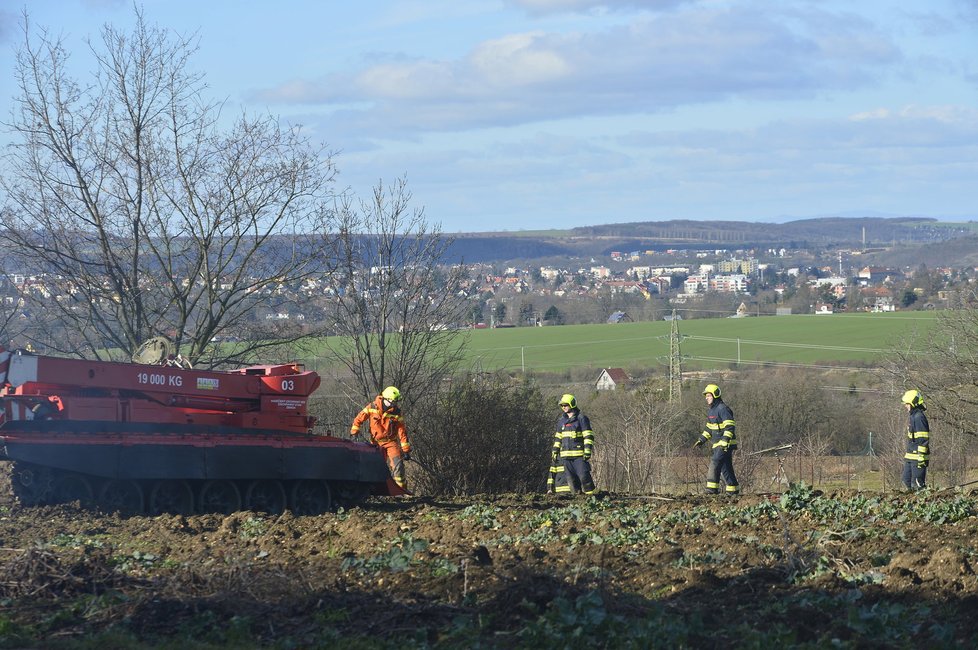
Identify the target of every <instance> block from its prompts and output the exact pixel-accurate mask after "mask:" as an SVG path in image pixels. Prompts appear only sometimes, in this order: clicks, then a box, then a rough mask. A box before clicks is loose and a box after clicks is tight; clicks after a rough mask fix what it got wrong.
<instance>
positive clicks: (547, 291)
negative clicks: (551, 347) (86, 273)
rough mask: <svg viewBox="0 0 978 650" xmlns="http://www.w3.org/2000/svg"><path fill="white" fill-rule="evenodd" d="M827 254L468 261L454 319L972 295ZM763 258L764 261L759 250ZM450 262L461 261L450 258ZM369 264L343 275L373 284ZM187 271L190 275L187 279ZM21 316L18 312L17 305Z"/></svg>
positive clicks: (287, 304)
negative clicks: (829, 259)
mask: <svg viewBox="0 0 978 650" xmlns="http://www.w3.org/2000/svg"><path fill="white" fill-rule="evenodd" d="M833 255H834V256H835V258H836V259H835V260H834V262H835V264H829V263H825V257H826V256H825V255H823V256H822V261H823V263H818V262H817V261H815V256H814V255H812V254H811V253H808V252H807V251H803V250H787V249H785V248H770V249H765V250H762V251H757V250H728V249H703V250H686V249H683V250H680V249H676V250H665V251H653V250H645V251H629V252H618V251H611V252H610V253H609V254H608V255H607V256H602V257H598V256H592V257H590V258H588V259H587V260H586V263H585V264H581V263H580V262H581V261H585V260H570V262H571V263H563V264H556V263H552V262H551V263H547V264H542V265H541V264H533V263H531V262H529V261H527V262H523V263H519V264H517V263H515V262H508V263H505V264H490V263H478V264H470V265H465V266H464V267H463V268H462V269H461V271H462V273H461V275H462V277H463V280H462V281H461V283H460V285H459V288H458V289H457V290H458V292H459V294H460V297H462V298H464V299H465V300H466V301H469V302H470V304H471V308H470V309H469V310H468V316H469V317H468V319H467V321H466V322H463V323H452V324H449V325H448V326H450V327H475V328H488V327H514V326H527V325H538V326H542V325H559V324H575V323H596V322H619V321H621V320H653V319H656V318H660V319H661V318H669V317H670V316H669V314H670V313H671V310H677V311H678V312H679V313H680V316H679V317H680V318H701V317H724V316H727V317H744V316H753V315H785V314H792V313H794V314H798V313H811V314H832V313H835V312H838V311H869V312H891V311H897V310H903V309H934V308H947V307H951V308H953V307H955V306H956V305H955V300H962V299H964V298H962V296H969V295H970V296H972V297H973V296H974V295H975V292H974V283H975V278H976V276H978V273H976V271H978V269H976V268H974V267H969V268H964V269H954V268H951V267H939V268H932V269H927V268H924V267H922V266H921V267H917V268H909V267H904V268H889V267H883V266H876V265H872V264H865V265H860V264H859V261H860V257H861V254H860V251H850V250H843V251H835V252H833ZM762 260H763V261H762ZM453 266H455V267H456V268H457V267H458V265H453ZM379 273H382V269H378V268H372V269H365V270H364V273H363V275H362V277H358V278H353V281H352V282H351V283H348V285H349V286H351V287H355V290H357V291H362V292H364V294H365V295H369V293H370V292H371V287H370V280H369V278H371V277H376V276H377V275H378V274H379ZM185 282H187V280H185ZM56 286H59V285H58V283H56V282H52V279H51V278H49V277H46V276H45V275H43V274H41V275H28V274H22V273H12V274H8V275H7V276H6V277H5V278H4V282H3V291H4V297H3V300H4V304H5V306H6V308H7V310H8V311H9V310H10V309H16V308H17V306H18V305H19V304H23V301H22V297H23V296H25V295H27V294H30V295H31V297H33V298H34V299H40V300H41V301H44V300H63V299H64V297H63V296H59V295H58V290H57V289H56V288H55V287H56ZM347 290H349V289H344V288H343V287H338V286H336V285H335V281H333V282H331V281H328V280H325V279H318V280H317V279H312V278H307V279H305V280H304V281H303V282H302V283H301V284H299V285H297V286H288V285H285V284H282V285H278V286H274V287H271V288H265V289H263V290H262V291H264V292H265V293H275V294H278V295H279V296H280V297H281V298H282V299H281V300H279V301H276V302H277V303H278V304H280V305H282V306H281V307H279V308H261V309H260V310H259V311H260V312H261V313H258V314H256V315H255V319H256V320H259V319H264V320H265V321H285V322H291V323H293V324H295V323H302V322H304V321H306V320H307V319H312V320H315V319H316V314H317V312H319V310H320V309H322V308H323V305H328V303H329V301H330V300H331V299H335V297H336V296H337V295H341V294H343V293H344V292H345V291H347ZM22 317H26V314H25V315H22Z"/></svg>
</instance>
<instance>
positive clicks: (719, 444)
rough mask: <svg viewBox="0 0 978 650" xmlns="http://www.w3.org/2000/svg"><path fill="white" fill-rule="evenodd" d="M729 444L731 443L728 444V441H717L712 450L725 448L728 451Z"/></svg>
mask: <svg viewBox="0 0 978 650" xmlns="http://www.w3.org/2000/svg"><path fill="white" fill-rule="evenodd" d="M729 444H730V443H729V442H727V441H726V440H717V441H716V442H714V443H713V447H712V449H716V448H717V447H723V448H724V449H726V448H727V446H728V445H729Z"/></svg>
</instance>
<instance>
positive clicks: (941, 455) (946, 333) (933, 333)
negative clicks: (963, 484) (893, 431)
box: [883, 293, 978, 483]
mask: <svg viewBox="0 0 978 650" xmlns="http://www.w3.org/2000/svg"><path fill="white" fill-rule="evenodd" d="M969 298H970V299H969ZM960 304H961V305H962V308H961V309H955V310H949V311H945V312H942V313H941V314H940V315H939V316H938V319H937V323H936V325H935V326H934V327H933V328H932V329H931V330H930V331H929V332H928V333H927V334H926V335H925V336H919V335H916V334H915V335H913V336H910V337H908V338H907V340H905V341H903V342H902V343H901V344H899V345H897V346H894V350H893V353H892V355H891V357H890V359H889V363H888V364H887V365H886V367H885V376H884V378H883V380H884V381H886V382H888V383H889V384H890V386H892V389H891V391H890V392H891V395H892V399H893V403H894V404H898V400H899V398H900V394H901V393H902V392H903V391H906V390H908V389H911V388H914V389H918V390H920V391H921V393H923V396H924V402H925V404H926V406H927V410H928V413H927V417H928V421H929V423H930V428H931V440H932V453H931V469H930V470H928V471H930V472H933V471H934V470H935V469H937V470H938V471H940V472H946V475H947V478H948V481H949V482H951V483H954V482H960V481H962V480H964V479H965V478H966V477H967V471H968V469H969V455H968V452H969V451H970V450H972V449H974V445H975V440H976V437H978V430H976V427H975V422H976V421H978V304H976V302H975V297H974V294H973V293H971V294H970V295H966V296H963V300H962V302H961V303H960ZM901 431H902V432H903V434H905V433H906V424H905V423H903V424H902V426H901ZM904 443H905V439H904ZM928 479H930V476H928Z"/></svg>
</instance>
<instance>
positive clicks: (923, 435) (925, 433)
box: [913, 431, 930, 438]
mask: <svg viewBox="0 0 978 650" xmlns="http://www.w3.org/2000/svg"><path fill="white" fill-rule="evenodd" d="M913 437H914V438H930V431H915V432H914V434H913Z"/></svg>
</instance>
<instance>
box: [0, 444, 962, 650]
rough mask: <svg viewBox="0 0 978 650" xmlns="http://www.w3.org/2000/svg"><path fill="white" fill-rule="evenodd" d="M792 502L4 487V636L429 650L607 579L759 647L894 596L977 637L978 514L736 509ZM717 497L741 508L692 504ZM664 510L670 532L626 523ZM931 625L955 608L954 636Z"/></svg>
mask: <svg viewBox="0 0 978 650" xmlns="http://www.w3.org/2000/svg"><path fill="white" fill-rule="evenodd" d="M0 465H2V463H0ZM846 496H852V495H839V498H846ZM775 498H776V497H769V496H764V495H756V496H743V497H741V498H740V500H739V501H738V502H737V503H736V506H735V507H732V506H731V504H730V503H729V502H727V501H725V500H717V499H714V498H712V497H705V496H688V497H680V498H676V499H664V498H657V497H645V498H641V497H627V496H621V495H601V496H600V497H599V498H598V499H597V500H590V501H587V500H585V499H583V498H581V497H579V498H578V499H577V500H574V501H564V500H557V499H553V498H549V497H546V496H543V495H505V496H499V497H488V496H486V497H476V498H465V499H442V498H430V497H409V498H397V499H394V498H390V499H376V500H371V501H368V502H366V503H365V504H363V505H362V506H360V507H357V508H353V509H351V510H349V511H346V512H340V513H330V514H325V515H320V516H310V517H295V516H293V515H291V514H290V513H285V514H283V515H279V516H263V515H259V514H254V513H250V512H239V513H235V514H232V515H230V516H220V515H200V516H192V517H183V516H175V515H164V516H159V517H145V516H134V517H122V516H120V515H117V514H107V513H99V512H93V511H87V510H84V509H81V508H80V507H77V506H74V505H62V506H49V507H34V508H22V507H20V506H18V505H17V504H15V503H14V502H13V499H12V497H11V496H10V494H9V492H6V491H2V490H0V647H16V645H17V644H16V643H13V642H11V643H12V645H4V642H3V641H2V637H3V632H4V630H5V629H6V630H15V631H16V630H19V633H20V634H21V635H22V637H21V638H22V640H26V641H28V642H29V643H27V644H26V645H31V644H32V643H37V642H38V640H39V639H44V643H43V644H44V645H49V644H51V645H54V644H56V643H62V644H69V645H70V643H72V642H75V641H78V640H80V639H84V638H86V637H90V636H91V635H93V634H105V633H106V632H107V631H112V630H119V631H124V632H125V634H126V635H128V636H126V637H125V638H127V639H130V640H131V639H133V638H135V639H141V640H143V641H144V642H146V643H147V644H150V643H160V642H163V641H165V640H167V639H170V640H179V639H195V640H196V641H198V642H201V643H203V642H204V641H206V640H208V639H209V640H211V641H212V642H214V643H217V644H218V645H219V646H220V647H223V644H226V645H228V647H233V646H235V645H236V643H235V638H236V637H235V636H234V633H235V632H234V631H235V630H239V631H240V632H241V634H244V635H245V636H244V637H243V638H247V639H248V640H249V641H248V643H256V644H261V645H265V644H267V645H281V646H282V647H317V646H319V645H323V646H325V645H328V644H327V643H326V641H328V640H329V638H333V639H334V640H335V639H337V638H339V639H343V638H347V639H349V638H353V637H359V638H370V639H375V640H377V642H378V643H387V642H390V643H391V644H392V645H396V639H399V638H401V639H403V638H404V637H405V635H406V636H407V637H408V638H410V639H412V640H413V641H412V644H413V647H416V646H417V645H418V644H420V645H424V644H426V643H427V644H430V645H433V646H438V645H441V644H444V645H446V646H453V645H457V646H458V647H465V646H467V645H468V644H469V643H470V642H471V640H472V637H471V636H469V637H464V636H462V637H453V636H452V634H453V633H452V630H453V629H455V627H453V626H456V627H457V626H458V625H459V624H458V623H457V621H458V620H467V621H469V625H470V627H471V628H472V629H474V630H476V631H475V632H470V634H475V635H476V636H478V637H479V638H480V640H481V643H482V644H483V646H484V647H497V646H499V647H513V646H519V647H523V643H527V644H529V643H530V641H527V640H526V639H527V638H528V637H525V636H521V635H522V634H523V633H524V632H525V630H526V629H527V626H532V625H539V624H541V623H540V622H541V621H542V620H543V619H545V618H546V616H547V613H548V612H553V610H554V608H555V607H557V606H561V604H562V603H563V604H565V605H566V604H567V603H571V604H573V603H575V602H578V603H585V604H586V603H587V602H589V601H587V600H580V599H581V598H584V597H586V595H587V594H599V595H600V596H601V600H600V603H599V605H600V607H601V608H602V615H603V614H607V615H609V616H620V617H622V618H623V620H643V619H648V618H649V617H651V616H653V615H655V616H657V617H659V618H658V619H657V620H661V621H668V620H672V621H675V622H676V624H677V625H679V624H684V625H686V626H687V632H685V633H683V634H686V635H687V636H686V637H685V641H686V643H688V644H689V645H692V646H698V647H735V646H739V645H740V644H741V642H742V641H743V643H745V644H746V643H747V641H746V640H742V636H743V635H744V634H747V633H748V632H747V631H748V630H751V629H753V630H760V631H761V632H763V631H764V630H765V629H771V630H780V631H781V632H779V633H784V631H787V632H788V633H789V636H788V637H784V638H782V641H783V640H784V639H785V638H786V639H788V640H790V642H791V643H814V644H820V643H823V642H828V641H830V640H831V639H833V638H835V639H840V640H841V642H842V643H843V645H845V644H846V643H854V645H857V646H860V647H877V646H878V647H884V646H888V645H890V642H888V641H887V639H886V638H885V637H874V636H873V635H874V634H876V633H875V632H874V631H873V630H874V629H875V628H873V627H872V626H869V625H868V624H867V627H866V628H865V629H866V630H867V631H866V632H865V636H862V637H860V636H858V635H859V634H860V633H859V630H861V629H863V628H861V627H859V626H857V625H856V624H854V623H853V622H852V619H851V617H852V616H853V615H854V614H853V613H854V612H856V615H857V616H870V617H872V616H877V615H878V616H880V617H882V619H881V620H884V621H885V620H886V619H885V612H883V610H882V609H879V608H878V607H880V608H881V607H883V606H884V605H885V606H886V607H889V608H894V607H907V608H912V609H910V610H907V611H908V613H907V614H906V616H915V617H919V618H920V619H921V620H920V621H919V623H915V625H918V627H919V629H917V628H914V630H912V631H911V632H908V633H907V634H909V635H910V636H909V640H917V641H920V642H922V643H923V644H924V645H929V643H928V642H929V641H931V640H933V639H934V638H943V639H946V640H947V641H948V642H949V643H950V644H951V645H954V644H959V643H963V644H966V645H970V643H971V641H972V640H974V639H975V638H978V623H976V622H974V621H973V620H972V618H971V617H970V612H972V611H974V609H975V606H976V605H978V578H976V575H975V566H974V563H975V562H976V555H978V552H976V550H975V549H976V546H978V542H976V534H978V521H976V519H975V517H974V516H970V517H967V518H965V519H963V520H961V521H958V522H957V523H954V524H946V525H940V524H934V523H926V522H921V521H915V522H912V523H901V522H898V521H890V522H872V523H870V522H866V524H865V526H855V527H849V528H848V529H846V530H833V529H831V528H830V527H828V526H826V525H819V524H816V523H814V522H812V521H809V520H808V518H807V517H806V516H805V514H804V513H793V514H792V515H791V516H780V517H773V518H766V519H763V520H761V521H756V522H755V521H739V520H738V518H737V516H736V512H737V511H739V510H744V509H748V508H750V507H752V506H755V505H758V504H761V503H763V502H764V501H769V502H773V499H775ZM912 498H914V497H911V496H895V497H889V499H890V500H899V499H912ZM931 498H933V499H941V498H948V499H949V498H951V495H950V494H947V495H946V496H942V495H941V494H934V495H933V496H932V497H931ZM588 504H590V505H588ZM582 508H584V510H587V513H584V514H582ZM704 508H705V509H707V510H709V511H716V512H724V513H728V514H729V516H728V517H726V518H723V517H721V518H720V519H719V520H714V521H711V520H709V518H700V519H699V520H697V521H694V522H692V523H691V522H689V521H687V520H685V519H684V518H683V517H682V516H680V515H682V513H684V512H686V513H688V512H690V511H692V510H693V509H700V510H702V509H704ZM588 513H589V514H588ZM603 513H607V516H605V515H604V514H603ZM670 515H672V516H670ZM659 519H661V524H660V525H659V526H658V528H657V529H656V532H655V533H654V534H653V533H649V534H644V537H643V536H642V535H637V536H636V537H635V538H634V539H628V540H626V541H625V542H622V541H620V540H621V539H622V536H623V534H627V533H628V532H629V531H630V530H636V531H637V530H640V529H641V524H642V523H643V521H649V520H659ZM595 536H600V538H601V539H603V540H605V541H604V542H602V541H600V540H599V539H597V538H596V537H595ZM612 540H618V541H615V542H614V543H612ZM397 550H400V551H402V555H404V557H406V558H407V559H406V560H405V561H404V562H403V563H399V560H398V558H399V555H398V553H397V552H395V551H397ZM826 603H828V606H830V607H836V606H837V607H838V610H837V611H824V608H825V607H826ZM857 606H858V607H859V608H861V609H854V608H856V607H857ZM921 607H923V608H924V609H921ZM928 612H929V613H930V614H929V615H928ZM578 614H579V615H581V616H586V613H581V612H579V613H578ZM847 617H849V618H848V619H847ZM847 620H848V622H847ZM5 624H6V625H7V628H4V627H3V626H4V625H5ZM597 624H598V623H595V625H597ZM936 624H941V625H947V626H949V629H948V630H946V631H945V632H942V633H940V634H943V635H944V636H940V634H939V633H938V632H935V628H933V626H934V625H936ZM603 625H607V622H605V623H603ZM480 626H481V627H480ZM588 629H589V628H588V625H587V624H584V625H583V630H584V631H583V634H585V635H587V633H588ZM724 630H727V631H726V632H724ZM854 630H855V631H854ZM772 633H773V632H772ZM882 633H883V634H885V632H882ZM324 635H325V636H324ZM329 635H333V636H332V637H330V636H329ZM419 635H420V636H419ZM935 635H936V636H935ZM680 636H681V635H680ZM9 638H14V637H9ZM453 638H454V639H456V640H455V641H452V639H453ZM674 638H676V637H674ZM458 639H464V640H458ZM521 639H522V640H523V641H522V642H521V641H520V640H521ZM592 641H593V642H596V643H595V644H596V645H598V646H599V647H614V643H613V642H612V641H610V640H608V639H605V640H604V641H603V642H602V640H601V639H592ZM904 641H907V639H903V640H902V641H901V642H898V643H896V645H903V644H904V643H903V642H904ZM569 642H570V639H568V643H569ZM103 645H105V644H103ZM108 645H111V644H108ZM246 645H247V644H246ZM582 647H583V646H582Z"/></svg>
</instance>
